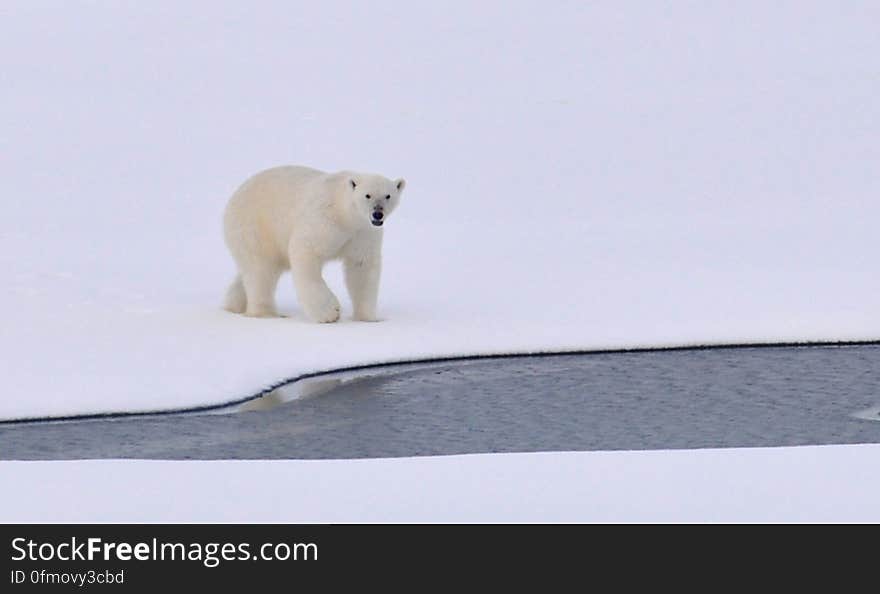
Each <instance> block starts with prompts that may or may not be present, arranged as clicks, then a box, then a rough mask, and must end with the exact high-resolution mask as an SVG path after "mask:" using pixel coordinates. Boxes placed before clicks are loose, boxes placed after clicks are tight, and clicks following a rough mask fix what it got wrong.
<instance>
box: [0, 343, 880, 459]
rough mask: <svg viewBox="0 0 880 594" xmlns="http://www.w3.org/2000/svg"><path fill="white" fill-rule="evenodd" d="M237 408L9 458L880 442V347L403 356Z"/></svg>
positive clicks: (32, 432)
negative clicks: (428, 360) (441, 359)
mask: <svg viewBox="0 0 880 594" xmlns="http://www.w3.org/2000/svg"><path fill="white" fill-rule="evenodd" d="M221 412H222V413H223V414H176V415H165V416H151V417H127V418H109V419H95V420H82V421H64V422H37V423H28V424H11V425H0V459H6V460H9V459H13V460H15V459H17V460H54V459H84V458H158V459H242V458H264V459H265V458H364V457H396V456H426V455H442V454H464V453H481V452H536V451H568V450H621V449H626V450H643V449H671V448H717V447H744V446H745V447H749V446H791V445H805V444H842V443H878V442H880V346H877V345H865V346H843V347H839V346H835V347H776V348H714V349H703V350H680V351H655V352H630V353H607V354H589V355H556V356H534V357H517V358H497V359H479V360H469V361H459V362H445V363H433V364H416V365H401V366H396V367H387V368H378V369H374V370H366V371H361V372H357V373H348V374H338V375H335V376H323V377H321V378H317V379H312V380H309V381H305V382H300V383H297V384H295V385H293V386H290V387H286V388H281V389H279V390H277V391H276V392H273V393H271V394H269V395H268V396H266V397H263V398H261V399H259V400H256V401H252V402H249V403H247V404H245V405H242V406H238V407H234V408H231V409H227V410H224V411H221Z"/></svg>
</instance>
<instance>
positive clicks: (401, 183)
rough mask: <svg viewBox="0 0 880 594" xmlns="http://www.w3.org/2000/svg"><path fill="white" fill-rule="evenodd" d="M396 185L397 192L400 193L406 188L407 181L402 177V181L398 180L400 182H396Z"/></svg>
mask: <svg viewBox="0 0 880 594" xmlns="http://www.w3.org/2000/svg"><path fill="white" fill-rule="evenodd" d="M394 183H395V185H396V186H397V191H398V192H400V191H402V190H403V189H404V188H405V187H406V180H405V179H403V178H402V177H401V178H400V179H398V180H397V181H396V182H394Z"/></svg>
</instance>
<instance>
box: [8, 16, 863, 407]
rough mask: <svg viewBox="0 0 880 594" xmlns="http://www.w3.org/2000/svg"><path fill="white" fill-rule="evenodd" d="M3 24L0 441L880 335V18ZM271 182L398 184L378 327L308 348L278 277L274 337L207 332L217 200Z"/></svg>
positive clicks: (310, 340)
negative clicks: (320, 177) (274, 391)
mask: <svg viewBox="0 0 880 594" xmlns="http://www.w3.org/2000/svg"><path fill="white" fill-rule="evenodd" d="M0 11H2V12H3V14H2V15H0V16H2V18H0V22H2V23H3V24H2V25H0V27H2V31H0V72H2V74H0V76H2V84H3V88H4V93H3V94H2V95H0V154H2V155H3V158H2V159H0V195H2V196H3V199H2V205H0V217H2V220H3V222H4V224H3V226H2V233H0V263H2V264H0V265H2V267H3V271H4V274H3V277H2V280H0V283H2V291H0V307H2V309H3V311H5V312H7V315H6V316H5V319H4V324H3V330H2V333H0V353H2V356H3V360H4V362H5V365H4V367H5V370H4V373H2V374H0V393H2V394H3V395H4V396H3V398H0V418H4V419H12V418H22V417H40V416H54V415H70V414H80V413H93V412H107V411H139V410H160V409H168V408H179V407H185V406H194V405H203V404H210V403H217V402H224V401H228V400H233V399H236V398H240V397H243V396H247V395H249V394H253V393H256V392H259V391H260V390H262V389H263V388H265V387H266V386H269V385H272V384H274V383H276V382H278V381H281V380H284V379H286V378H290V377H294V376H297V375H299V374H301V373H304V372H312V371H317V370H324V369H333V368H338V367H341V366H345V365H351V364H362V363H370V362H379V361H389V360H406V359H413V358H420V357H430V356H444V355H457V354H468V353H492V352H513V351H516V352H538V351H543V350H562V349H589V348H612V347H630V346H656V345H672V344H703V343H724V342H737V341H748V342H756V341H774V340H785V341H799V340H845V339H872V338H877V337H880V318H878V316H877V315H876V312H877V299H876V296H877V295H878V294H880V291H878V289H880V282H878V275H876V274H873V272H874V268H875V265H874V254H876V252H877V250H876V246H877V241H876V235H875V232H874V227H875V222H876V220H877V215H878V207H877V200H876V197H877V190H878V183H877V182H878V179H880V174H878V171H880V168H878V167H877V166H876V164H877V163H878V162H880V154H878V146H880V142H878V138H880V117H878V116H880V104H878V102H877V101H876V97H877V94H878V91H880V38H878V37H877V36H876V34H875V28H874V26H873V23H876V22H877V17H880V13H878V9H877V7H876V6H872V5H869V4H858V3H848V4H847V5H846V6H837V5H831V4H827V3H810V2H796V3H795V2H791V3H785V2H784V3H778V4H774V5H772V6H767V5H766V4H765V3H760V2H754V3H738V4H737V5H735V6H717V5H712V6H709V5H706V6H703V5H696V6H695V5H692V4H685V3H674V4H673V5H664V6H660V5H657V6H653V5H651V6H645V5H642V4H640V3H639V4H636V3H633V4H631V5H628V4H625V3H590V4H589V5H586V3H578V2H575V3H566V2H562V3H556V4H555V5H554V6H553V8H552V9H547V8H546V6H543V5H540V3H537V2H520V3H510V2H489V3H480V4H479V6H476V5H473V4H472V3H453V4H448V5H447V4H444V5H443V6H442V7H440V6H436V7H427V6H410V5H403V4H401V3H394V2H390V3H382V2H380V3H369V4H366V3H363V4H361V3H328V4H323V3H322V4H321V6H313V5H300V4H290V3H281V2H279V3H265V4H261V5H260V9H258V10H257V9H253V10H252V9H250V8H247V7H245V6H244V5H241V4H240V3H235V2H230V3H212V4H211V9H210V11H207V10H206V8H205V6H204V5H199V4H198V3H196V4H192V5H178V4H176V3H156V4H153V5H143V4H138V3H115V4H113V5H112V6H100V5H94V4H90V3H85V4H81V3H64V4H63V5H58V6H49V5H43V4H33V3H23V2H22V3H6V4H4V7H3V8H2V9H0ZM286 162H293V163H305V164H309V165H313V166H317V167H321V168H324V169H328V170H329V169H339V168H354V169H361V170H374V171H379V172H382V173H384V174H386V175H389V176H394V177H396V176H404V177H406V178H407V180H408V182H409V183H408V187H407V191H406V193H405V195H404V203H403V205H402V207H401V209H400V210H399V211H398V213H395V216H394V218H393V219H392V220H391V221H390V222H389V225H388V228H387V230H386V250H385V269H384V277H383V281H382V290H381V294H380V315H382V316H383V317H384V318H385V321H383V322H381V323H379V324H361V323H354V322H351V321H344V322H343V323H341V324H338V325H332V326H316V325H311V324H309V323H307V322H306V321H305V319H304V318H303V316H302V315H301V313H300V311H299V309H298V307H297V305H296V302H295V299H294V296H293V291H292V288H291V287H290V284H291V283H290V281H289V278H286V277H285V278H284V279H283V281H282V289H281V293H280V302H281V307H282V310H283V311H284V312H286V313H288V314H289V315H290V316H291V317H290V318H288V319H277V320H251V319H244V318H240V317H236V316H232V315H230V314H227V313H225V312H222V311H220V310H219V304H220V302H221V298H222V295H223V292H224V290H225V287H226V285H227V283H228V281H229V279H230V278H231V276H232V274H233V268H232V264H231V260H230V258H229V256H228V254H227V253H226V250H225V247H224V246H223V244H222V240H221V233H220V217H221V213H222V209H223V206H224V204H225V201H226V199H227V197H228V196H229V194H230V193H231V192H232V190H233V189H234V188H235V187H236V186H237V185H238V184H239V183H240V182H241V181H242V180H243V179H244V178H245V177H247V176H248V175H250V174H252V173H254V172H255V171H257V170H259V169H261V168H264V167H267V166H272V165H276V164H279V163H286ZM327 276H328V278H329V280H330V282H331V285H332V286H333V287H334V289H335V290H336V291H337V293H339V294H340V296H343V297H344V295H345V293H344V291H343V287H342V282H341V278H340V276H341V275H340V271H339V269H338V267H336V266H331V267H330V268H329V269H328V271H327ZM343 302H344V304H345V305H344V307H346V308H347V310H348V311H347V312H346V313H347V314H349V315H350V306H349V305H348V303H347V300H345V299H344V300H343Z"/></svg>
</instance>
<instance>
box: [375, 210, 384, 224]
mask: <svg viewBox="0 0 880 594" xmlns="http://www.w3.org/2000/svg"><path fill="white" fill-rule="evenodd" d="M384 216H385V215H383V214H382V211H381V210H374V211H373V220H374V221H381V220H382V218H383V217H384Z"/></svg>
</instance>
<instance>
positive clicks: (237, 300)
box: [223, 274, 247, 314]
mask: <svg viewBox="0 0 880 594" xmlns="http://www.w3.org/2000/svg"><path fill="white" fill-rule="evenodd" d="M223 309H225V310H226V311H230V312H232V313H237V314H242V313H244V312H245V310H246V309H247V295H245V292H244V284H243V283H242V282H241V275H240V274H237V275H235V279H234V280H233V281H232V284H230V285H229V288H228V289H227V290H226V301H225V302H224V304H223Z"/></svg>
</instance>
